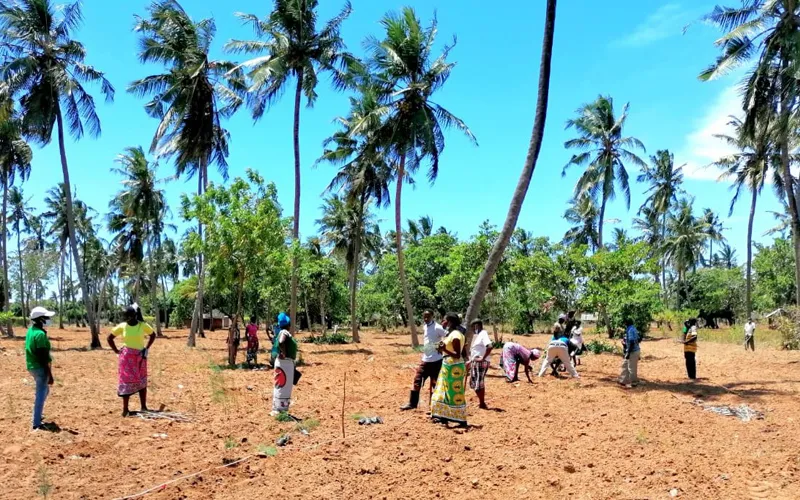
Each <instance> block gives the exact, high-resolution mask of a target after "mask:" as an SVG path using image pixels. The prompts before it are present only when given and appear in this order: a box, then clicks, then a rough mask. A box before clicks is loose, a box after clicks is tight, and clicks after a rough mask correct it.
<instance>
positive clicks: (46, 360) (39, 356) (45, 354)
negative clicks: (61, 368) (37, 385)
mask: <svg viewBox="0 0 800 500" xmlns="http://www.w3.org/2000/svg"><path fill="white" fill-rule="evenodd" d="M33 355H34V356H35V357H36V361H38V362H39V364H40V365H41V366H43V367H44V372H45V374H47V385H53V382H54V380H53V371H52V368H51V366H50V349H48V348H46V347H40V348H38V349H36V350H34V351H33Z"/></svg>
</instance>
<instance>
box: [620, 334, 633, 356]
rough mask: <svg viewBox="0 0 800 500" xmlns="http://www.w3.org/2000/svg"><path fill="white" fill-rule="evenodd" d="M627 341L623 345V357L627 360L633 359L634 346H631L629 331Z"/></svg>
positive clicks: (626, 335)
mask: <svg viewBox="0 0 800 500" xmlns="http://www.w3.org/2000/svg"><path fill="white" fill-rule="evenodd" d="M624 339H625V341H624V342H623V343H622V357H623V358H625V359H631V350H632V349H633V346H632V345H631V340H630V334H629V333H628V331H627V330H626V331H625V337H624Z"/></svg>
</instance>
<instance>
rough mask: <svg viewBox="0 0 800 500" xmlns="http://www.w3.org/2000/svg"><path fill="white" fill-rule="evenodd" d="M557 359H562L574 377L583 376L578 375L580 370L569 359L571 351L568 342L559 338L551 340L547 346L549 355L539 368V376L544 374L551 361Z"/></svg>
mask: <svg viewBox="0 0 800 500" xmlns="http://www.w3.org/2000/svg"><path fill="white" fill-rule="evenodd" d="M556 359H560V360H561V362H562V363H563V364H564V366H565V367H566V368H567V372H568V373H569V374H570V375H571V376H572V377H574V378H581V376H580V375H578V372H577V371H576V370H575V367H574V366H572V361H571V360H570V359H569V351H568V350H567V344H565V343H564V342H560V341H558V340H554V341H552V342H550V345H549V346H547V357H546V358H545V360H544V361H542V367H541V368H540V369H539V376H540V377H541V376H543V375H544V372H546V371H547V369H548V368H549V367H550V363H552V362H553V361H555V360H556Z"/></svg>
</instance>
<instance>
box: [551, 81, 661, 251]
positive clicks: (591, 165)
mask: <svg viewBox="0 0 800 500" xmlns="http://www.w3.org/2000/svg"><path fill="white" fill-rule="evenodd" d="M628 107H629V104H626V105H625V106H624V107H623V108H622V114H621V115H620V116H619V117H617V116H616V115H615V113H614V100H613V99H612V98H611V97H606V96H600V97H598V98H597V100H596V101H594V102H590V103H588V104H584V105H583V106H581V107H580V108H579V109H578V111H577V115H578V116H577V118H574V119H571V120H569V121H567V129H575V131H576V132H577V133H578V137H577V138H575V139H570V140H569V141H567V142H565V143H564V147H565V148H567V149H578V150H580V151H581V152H580V153H577V154H575V155H573V156H572V158H570V160H569V162H568V163H567V165H566V166H565V167H564V169H563V171H562V173H561V174H562V176H563V175H566V172H567V169H568V168H569V167H571V166H573V165H575V166H578V167H583V166H584V165H586V170H584V172H583V174H582V175H581V177H580V178H579V179H578V182H577V184H576V185H575V197H576V198H578V197H579V196H580V195H582V194H586V193H588V194H590V195H591V196H592V197H594V198H597V199H599V200H600V214H599V222H598V229H597V232H598V235H599V236H598V247H599V248H603V222H604V219H605V216H606V205H607V203H608V202H609V201H610V200H613V199H614V198H615V197H616V194H617V191H616V187H615V186H616V185H619V188H620V189H621V190H622V194H623V196H624V197H625V202H626V205H627V207H628V208H630V206H631V188H630V184H629V182H628V178H629V177H628V171H627V169H626V167H625V164H626V163H627V164H633V165H634V166H636V167H638V168H645V167H646V166H647V165H646V164H645V162H644V161H642V159H641V158H639V157H638V156H636V154H635V153H634V150H637V149H638V150H641V151H644V150H645V148H644V144H642V142H641V141H640V140H639V139H636V138H635V137H624V136H623V135H622V133H623V129H624V127H625V122H626V121H627V119H628Z"/></svg>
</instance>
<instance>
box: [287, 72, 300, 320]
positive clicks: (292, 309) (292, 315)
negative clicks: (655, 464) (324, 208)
mask: <svg viewBox="0 0 800 500" xmlns="http://www.w3.org/2000/svg"><path fill="white" fill-rule="evenodd" d="M302 97H303V70H302V69H300V71H298V73H297V88H296V89H295V92H294V131H293V136H294V137H293V139H294V221H292V283H291V292H290V296H291V301H290V304H289V319H290V321H291V323H290V330H291V333H292V334H294V333H295V332H296V331H297V326H296V324H295V323H296V321H295V320H296V319H297V271H298V269H297V268H298V266H299V262H298V260H297V251H298V248H297V247H298V245H299V241H300V100H301V98H302Z"/></svg>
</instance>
